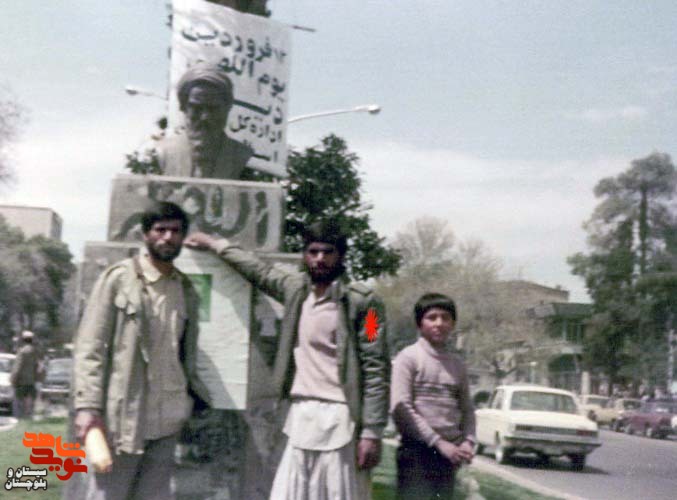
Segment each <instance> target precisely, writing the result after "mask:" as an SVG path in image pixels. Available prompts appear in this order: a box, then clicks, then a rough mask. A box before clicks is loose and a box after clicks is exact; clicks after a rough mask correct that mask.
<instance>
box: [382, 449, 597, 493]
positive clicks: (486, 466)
mask: <svg viewBox="0 0 677 500" xmlns="http://www.w3.org/2000/svg"><path fill="white" fill-rule="evenodd" d="M383 442H384V443H385V444H388V445H390V446H399V445H400V442H399V440H398V439H395V438H386V439H384V440H383ZM467 467H469V468H470V469H471V470H472V469H474V470H477V471H480V472H484V473H487V474H491V475H492V476H497V477H499V478H501V479H503V480H505V481H508V482H511V483H514V484H517V485H518V486H521V487H523V488H527V489H529V490H531V491H533V492H535V493H538V494H539V495H546V496H551V497H555V498H561V499H563V500H587V499H586V498H585V497H579V496H576V495H570V494H568V493H563V492H561V491H557V490H553V489H552V488H548V487H547V486H543V485H540V484H538V483H536V482H535V481H531V480H530V479H525V478H523V477H520V476H518V475H517V474H513V473H512V472H510V471H509V470H506V469H505V468H503V467H501V466H500V465H496V464H495V463H493V461H491V459H489V458H486V457H479V456H476V457H475V458H474V460H473V462H472V464H470V465H468V466H467Z"/></svg>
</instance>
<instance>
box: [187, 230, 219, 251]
mask: <svg viewBox="0 0 677 500" xmlns="http://www.w3.org/2000/svg"><path fill="white" fill-rule="evenodd" d="M214 243H216V238H214V237H212V236H209V235H208V234H206V233H193V234H190V235H188V237H186V239H185V240H183V244H184V245H185V246H186V247H187V248H192V249H193V250H210V249H211V248H212V247H213V246H214Z"/></svg>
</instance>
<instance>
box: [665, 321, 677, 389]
mask: <svg viewBox="0 0 677 500" xmlns="http://www.w3.org/2000/svg"><path fill="white" fill-rule="evenodd" d="M674 320H675V315H674V313H672V312H670V314H668V319H667V321H666V324H665V326H666V327H667V331H668V373H667V375H668V377H667V381H668V386H667V387H666V390H667V393H668V394H671V393H672V383H673V381H674V373H675V344H677V340H676V339H675V322H674Z"/></svg>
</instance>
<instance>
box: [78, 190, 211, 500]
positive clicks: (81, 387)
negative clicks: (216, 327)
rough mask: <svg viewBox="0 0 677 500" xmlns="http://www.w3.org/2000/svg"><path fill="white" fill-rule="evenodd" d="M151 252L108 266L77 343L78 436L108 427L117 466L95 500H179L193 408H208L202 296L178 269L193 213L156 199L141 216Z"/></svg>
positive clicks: (98, 479) (92, 490)
mask: <svg viewBox="0 0 677 500" xmlns="http://www.w3.org/2000/svg"><path fill="white" fill-rule="evenodd" d="M141 226H142V230H143V240H144V242H145V250H144V251H142V253H141V255H140V256H137V257H132V258H129V259H125V260H123V261H121V262H118V263H117V264H114V265H112V266H111V267H109V268H108V269H106V270H105V271H104V272H103V273H102V274H101V276H100V277H99V279H98V280H97V282H96V284H95V285H94V289H93V291H92V294H91V296H90V298H89V301H88V302H87V308H86V310H85V313H84V316H83V317H82V321H81V323H80V328H79V330H78V334H77V336H76V339H75V347H74V353H73V357H74V367H73V380H74V385H73V394H74V408H75V410H76V415H75V421H74V426H75V433H76V437H77V438H78V440H80V441H83V440H84V439H85V437H86V435H87V433H88V431H89V430H90V429H92V428H94V427H98V428H100V429H101V430H102V431H103V432H104V434H105V436H106V438H107V441H108V446H109V448H110V449H111V452H112V453H111V454H112V458H113V463H112V468H111V469H110V470H108V471H101V472H97V473H94V470H92V469H93V467H92V466H90V472H89V473H88V474H87V494H86V498H87V499H89V500H111V499H121V500H122V499H127V498H143V499H158V500H160V499H163V500H164V499H171V498H173V497H174V496H173V492H172V491H171V487H170V479H171V475H172V471H173V468H174V448H175V444H176V441H177V435H178V433H179V431H180V430H181V427H182V425H183V423H184V422H185V421H186V420H187V419H188V417H189V416H190V414H191V410H192V408H193V403H196V404H199V405H200V406H204V405H205V404H206V403H208V393H207V388H206V387H205V386H204V385H203V384H202V382H201V381H200V380H199V379H198V378H197V375H196V357H197V336H198V307H199V298H198V295H197V293H196V292H195V290H194V289H193V286H192V285H191V282H190V280H189V279H188V277H187V276H186V275H184V274H183V273H182V272H181V271H179V270H178V269H177V268H175V267H174V264H173V261H174V259H175V258H176V257H178V255H179V253H180V252H181V247H182V243H183V239H184V237H185V235H186V232H187V230H188V217H187V216H186V214H185V212H184V211H183V210H181V208H180V207H178V206H177V205H175V204H173V203H168V202H156V203H154V204H153V205H152V206H151V207H150V208H149V209H147V210H146V211H144V212H143V214H142V216H141Z"/></svg>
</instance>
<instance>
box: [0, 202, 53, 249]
mask: <svg viewBox="0 0 677 500" xmlns="http://www.w3.org/2000/svg"><path fill="white" fill-rule="evenodd" d="M0 215H2V216H3V217H4V218H5V220H6V221H7V223H8V224H9V225H10V226H15V227H18V228H20V229H21V230H22V231H23V232H24V235H26V237H27V238H30V237H31V236H36V235H42V236H45V237H47V238H52V239H54V240H59V241H60V240H61V229H62V227H63V220H62V219H61V217H60V216H59V214H57V213H56V212H55V211H54V210H52V209H51V208H44V207H26V206H21V205H0Z"/></svg>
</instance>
